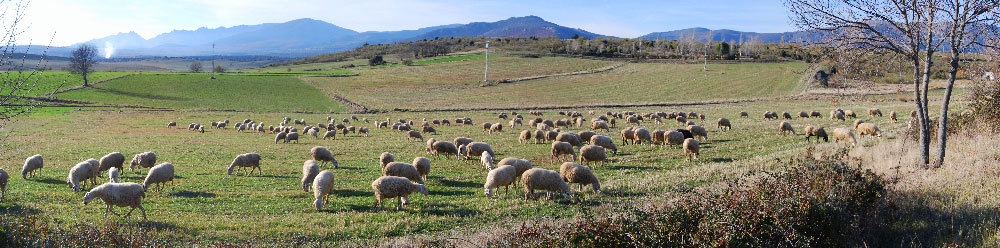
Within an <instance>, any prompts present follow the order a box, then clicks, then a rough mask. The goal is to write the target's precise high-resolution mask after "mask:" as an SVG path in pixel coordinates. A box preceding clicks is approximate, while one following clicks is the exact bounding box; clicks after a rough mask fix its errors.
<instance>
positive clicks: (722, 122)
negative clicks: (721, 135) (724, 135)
mask: <svg viewBox="0 0 1000 248" xmlns="http://www.w3.org/2000/svg"><path fill="white" fill-rule="evenodd" d="M718 123H719V130H722V131H729V130H733V124H731V123H730V122H729V119H726V118H719V121H718Z"/></svg>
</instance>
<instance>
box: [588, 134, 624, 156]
mask: <svg viewBox="0 0 1000 248" xmlns="http://www.w3.org/2000/svg"><path fill="white" fill-rule="evenodd" d="M590 144H591V145H595V146H600V147H604V149H606V150H611V152H612V153H614V154H618V146H617V145H615V142H614V140H612V139H611V137H608V136H604V135H594V136H593V137H590Z"/></svg>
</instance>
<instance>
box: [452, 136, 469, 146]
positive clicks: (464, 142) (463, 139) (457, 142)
mask: <svg viewBox="0 0 1000 248" xmlns="http://www.w3.org/2000/svg"><path fill="white" fill-rule="evenodd" d="M454 141H455V145H456V146H464V145H468V144H469V143H472V142H473V141H472V139H470V138H466V137H457V138H455V140H454Z"/></svg>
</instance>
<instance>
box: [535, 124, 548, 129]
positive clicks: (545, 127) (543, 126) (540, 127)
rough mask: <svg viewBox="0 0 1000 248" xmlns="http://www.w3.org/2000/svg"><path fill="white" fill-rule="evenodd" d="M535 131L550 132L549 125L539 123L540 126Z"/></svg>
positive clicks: (536, 126)
mask: <svg viewBox="0 0 1000 248" xmlns="http://www.w3.org/2000/svg"><path fill="white" fill-rule="evenodd" d="M535 129H538V130H549V125H547V124H545V123H539V124H537V125H535Z"/></svg>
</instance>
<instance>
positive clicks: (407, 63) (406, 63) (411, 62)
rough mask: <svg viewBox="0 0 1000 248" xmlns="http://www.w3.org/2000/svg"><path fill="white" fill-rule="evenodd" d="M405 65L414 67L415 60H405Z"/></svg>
mask: <svg viewBox="0 0 1000 248" xmlns="http://www.w3.org/2000/svg"><path fill="white" fill-rule="evenodd" d="M403 65H406V66H411V65H413V60H412V59H404V60H403Z"/></svg>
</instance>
